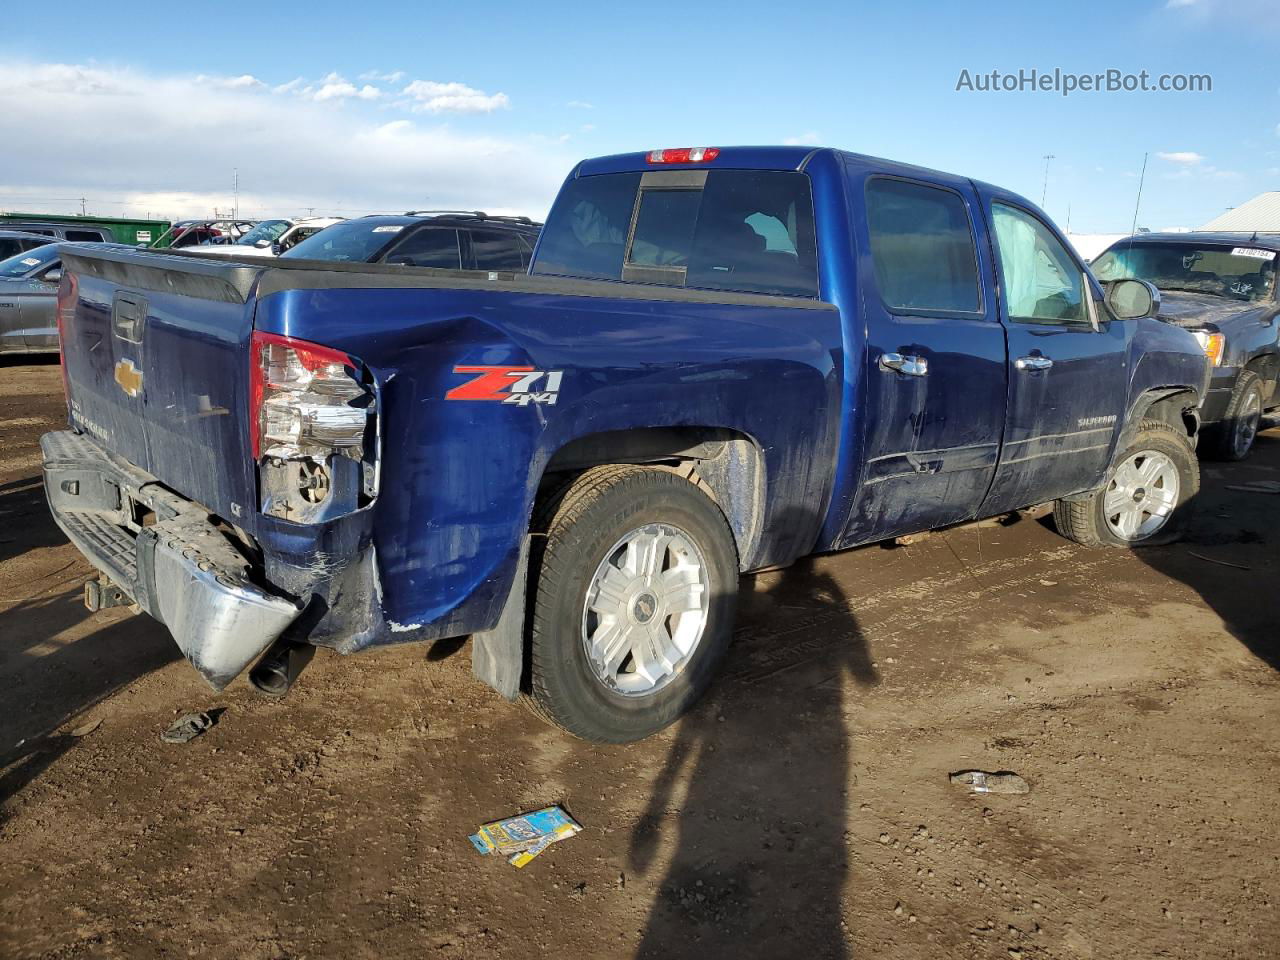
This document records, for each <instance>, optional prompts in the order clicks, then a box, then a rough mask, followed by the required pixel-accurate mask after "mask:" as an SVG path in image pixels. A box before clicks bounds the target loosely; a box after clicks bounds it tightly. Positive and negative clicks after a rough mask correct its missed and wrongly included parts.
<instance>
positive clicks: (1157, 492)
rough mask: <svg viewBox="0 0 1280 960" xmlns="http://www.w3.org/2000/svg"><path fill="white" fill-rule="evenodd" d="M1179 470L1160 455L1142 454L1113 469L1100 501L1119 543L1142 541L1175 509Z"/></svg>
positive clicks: (1145, 452) (1142, 452) (1147, 451)
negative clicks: (1121, 541) (1123, 541)
mask: <svg viewBox="0 0 1280 960" xmlns="http://www.w3.org/2000/svg"><path fill="white" fill-rule="evenodd" d="M1179 490H1180V481H1179V478H1178V468H1177V466H1176V465H1175V464H1174V462H1173V461H1172V460H1171V459H1169V458H1168V457H1166V456H1165V455H1164V454H1163V453H1157V452H1156V451H1154V450H1141V451H1139V452H1138V453H1135V454H1133V456H1131V457H1129V458H1128V459H1126V460H1125V461H1124V462H1123V463H1121V464H1120V466H1119V467H1117V468H1116V472H1115V474H1114V475H1113V476H1112V477H1111V483H1110V484H1108V486H1107V490H1106V493H1104V494H1103V497H1102V513H1103V516H1104V517H1105V518H1106V521H1107V526H1108V527H1109V528H1110V529H1111V532H1112V533H1114V534H1115V535H1116V536H1117V537H1119V538H1120V539H1121V540H1128V541H1135V540H1145V539H1147V538H1148V537H1150V536H1151V535H1153V534H1154V533H1155V532H1156V531H1157V530H1159V529H1160V528H1161V527H1163V526H1164V525H1165V522H1166V521H1167V520H1168V519H1169V515H1170V514H1172V513H1173V509H1174V507H1176V506H1177V505H1178V492H1179Z"/></svg>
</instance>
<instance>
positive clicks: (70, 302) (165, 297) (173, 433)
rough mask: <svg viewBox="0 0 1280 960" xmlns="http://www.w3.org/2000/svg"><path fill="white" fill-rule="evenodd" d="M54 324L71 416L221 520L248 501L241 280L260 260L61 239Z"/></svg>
mask: <svg viewBox="0 0 1280 960" xmlns="http://www.w3.org/2000/svg"><path fill="white" fill-rule="evenodd" d="M63 261H64V269H65V272H66V273H67V276H68V278H67V279H66V280H65V281H64V287H63V290H62V293H61V295H60V304H59V318H58V319H59V326H60V329H61V336H62V345H63V357H64V363H65V370H66V377H67V392H68V401H69V404H70V409H71V421H72V424H73V425H74V426H76V427H79V428H80V429H82V430H83V431H85V432H86V433H88V434H90V435H91V436H93V437H94V438H95V439H96V440H97V442H98V443H99V444H100V445H102V446H103V447H105V448H106V449H107V450H108V451H110V452H112V453H114V454H116V455H117V456H119V457H122V458H124V459H125V460H127V461H129V462H130V463H132V464H134V465H136V466H138V467H141V468H142V469H143V470H145V471H147V472H148V473H150V474H152V475H153V476H155V477H157V478H159V479H160V481H161V482H162V483H164V484H165V485H167V486H169V487H171V488H172V489H173V490H175V491H177V492H178V493H180V494H182V495H183V496H186V497H189V498H191V499H193V500H196V501H199V502H200V503H203V504H204V505H205V506H207V507H208V508H209V509H211V510H212V511H214V512H215V513H217V514H219V515H221V516H224V517H226V518H228V519H235V518H238V517H240V516H242V515H245V514H251V513H252V510H253V504H254V502H255V481H254V475H253V463H252V458H251V456H250V453H249V427H248V412H247V411H248V403H249V387H248V376H249V374H248V363H249V338H250V336H251V332H252V326H253V306H254V301H253V297H252V291H253V287H254V284H255V282H256V279H257V276H258V274H259V273H260V272H261V271H260V268H255V267H250V266H244V265H241V264H234V263H218V262H211V261H208V260H203V259H198V258H194V257H178V256H165V255H159V254H153V253H142V252H134V251H128V250H119V251H117V250H109V251H108V250H101V251H94V252H92V253H90V252H89V251H87V250H81V251H72V250H69V251H68V252H67V253H66V254H64V256H63Z"/></svg>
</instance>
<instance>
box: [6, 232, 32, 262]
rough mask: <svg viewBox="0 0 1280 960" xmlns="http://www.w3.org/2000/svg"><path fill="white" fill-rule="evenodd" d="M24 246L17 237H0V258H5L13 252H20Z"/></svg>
mask: <svg viewBox="0 0 1280 960" xmlns="http://www.w3.org/2000/svg"><path fill="white" fill-rule="evenodd" d="M25 249H26V247H24V246H23V245H22V241H21V240H19V239H18V238H17V237H0V260H7V259H9V257H12V256H13V255H14V254H15V253H21V252H22V251H23V250H25Z"/></svg>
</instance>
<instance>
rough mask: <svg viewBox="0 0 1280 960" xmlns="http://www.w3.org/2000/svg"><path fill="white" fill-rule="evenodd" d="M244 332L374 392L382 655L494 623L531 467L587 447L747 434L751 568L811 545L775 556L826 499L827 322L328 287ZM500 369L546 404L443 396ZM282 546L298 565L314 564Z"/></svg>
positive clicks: (743, 309)
mask: <svg viewBox="0 0 1280 960" xmlns="http://www.w3.org/2000/svg"><path fill="white" fill-rule="evenodd" d="M354 317H359V320H358V321H353V318H354ZM256 323H257V327H258V329H261V330H265V331H268V332H273V333H281V334H286V335H289V336H294V337H300V338H302V339H307V340H312V341H315V342H318V343H324V344H327V345H329V346H333V347H336V348H338V349H341V350H346V351H348V352H350V353H352V354H353V355H356V356H358V357H359V358H360V360H361V361H363V362H364V364H365V365H366V366H367V367H368V368H369V369H370V370H371V371H372V372H373V374H374V377H375V379H376V381H377V383H378V387H379V391H380V394H381V402H382V408H383V410H384V411H385V413H384V422H383V424H382V438H383V439H382V444H383V447H382V474H383V477H384V482H383V489H382V493H381V495H380V496H379V498H378V500H377V501H376V503H375V505H374V507H373V508H372V510H371V511H369V514H370V515H369V517H368V518H367V522H368V523H369V524H370V526H369V534H370V538H371V541H372V544H373V546H374V547H375V549H376V555H377V558H378V564H377V574H378V578H379V581H380V585H381V590H382V613H383V615H384V617H385V620H386V621H387V622H388V623H389V624H390V623H393V624H395V625H396V628H395V629H394V630H390V631H388V633H393V634H394V636H384V637H381V638H380V639H382V640H390V639H395V640H411V639H417V638H420V637H422V636H433V635H443V634H445V633H467V632H472V631H474V630H479V629H485V628H488V627H490V626H492V625H493V623H494V622H495V621H496V619H497V616H498V614H499V611H500V608H501V605H502V602H503V601H504V600H505V598H506V595H507V592H508V590H509V588H510V583H511V575H512V571H513V569H514V564H515V560H516V558H517V556H518V552H519V547H520V541H521V537H522V535H523V532H524V530H525V529H526V528H527V526H528V520H529V516H530V514H531V511H532V506H533V499H534V495H535V493H536V490H537V485H538V482H539V480H540V479H541V476H542V472H543V469H544V468H545V466H546V464H547V462H548V461H549V460H550V459H551V457H552V456H553V455H554V454H555V452H556V451H557V450H559V449H560V448H561V447H563V446H564V445H565V444H568V443H569V442H571V441H574V440H577V439H579V438H581V437H586V436H589V435H591V434H595V433H601V432H606V431H616V430H625V429H628V428H633V427H648V426H653V425H671V426H679V425H682V424H688V425H699V426H715V427H721V428H725V429H729V430H735V431H739V432H741V433H744V434H746V435H747V436H748V437H749V438H751V439H752V440H753V441H754V442H755V443H756V445H757V447H758V448H759V450H760V451H761V453H762V455H763V460H764V473H765V482H766V485H767V492H766V496H765V498H764V502H765V504H766V516H765V519H764V523H763V527H764V529H765V531H766V534H765V536H764V537H763V538H762V540H763V542H762V544H761V547H760V551H759V555H758V557H757V558H756V561H755V562H756V565H764V564H767V563H771V562H775V557H777V558H778V559H783V560H790V559H793V556H794V552H795V551H799V552H805V551H807V549H808V548H809V547H810V546H812V540H811V539H810V541H809V542H808V543H807V544H805V545H803V546H798V545H795V544H792V543H791V540H790V538H788V537H784V538H783V540H784V542H785V545H784V546H783V548H782V549H783V550H784V552H785V551H788V550H789V551H792V555H788V556H785V557H779V556H778V555H777V553H776V551H775V550H774V547H773V542H774V535H775V533H776V531H772V530H771V523H772V522H773V521H775V520H776V519H777V518H778V517H780V516H782V515H783V514H785V513H787V507H788V506H794V505H797V504H812V503H822V502H823V501H824V499H825V497H826V496H827V494H828V488H829V482H830V475H829V471H828V469H826V468H825V465H827V464H829V463H830V462H831V459H832V457H833V455H834V444H835V441H836V436H837V429H836V420H837V416H838V411H839V391H840V385H841V381H840V376H839V369H838V367H837V365H836V361H835V359H834V357H835V355H836V354H837V352H838V350H839V348H840V343H841V326H840V321H839V315H838V314H837V313H836V311H835V310H833V309H818V310H814V309H805V308H801V309H789V308H786V307H771V306H746V305H739V304H734V305H725V304H690V303H678V304H677V303H671V302H660V301H645V300H601V299H599V298H590V297H572V296H546V295H536V294H522V293H510V292H499V291H492V292H490V291H474V290H465V291H445V290H436V291H432V292H431V293H430V295H429V296H424V291H422V290H415V289H394V288H392V289H368V288H363V289H341V288H337V289H324V290H287V291H282V292H279V293H274V294H271V295H270V296H268V297H266V298H264V299H263V300H262V301H260V303H259V304H258V311H257V321H256ZM495 365H510V366H528V367H532V368H534V369H536V370H547V371H561V372H562V374H563V376H562V380H561V386H560V390H559V395H558V397H557V399H556V401H555V403H554V404H529V405H527V406H515V405H512V404H504V403H495V402H485V401H468V400H447V399H445V395H446V394H447V393H448V392H449V391H450V390H452V389H454V388H456V387H458V386H459V385H461V384H463V383H465V382H467V381H468V380H470V379H472V378H473V377H474V374H465V373H464V374H459V373H455V372H454V367H455V366H464V367H468V366H495ZM364 519H365V518H361V517H356V518H352V519H351V522H354V523H360V522H362V521H363V520H364ZM351 522H347V521H339V522H338V524H337V525H339V526H341V525H347V526H350V525H351ZM295 526H296V525H293V524H285V523H283V522H281V523H279V525H278V526H277V528H276V530H275V532H278V533H284V532H286V530H287V529H288V528H291V527H295ZM259 529H260V530H261V531H262V534H263V535H264V536H265V539H264V542H269V543H273V542H274V534H268V533H267V532H266V531H265V529H263V528H261V527H260V528H259ZM287 542H288V547H287V552H288V553H289V554H290V555H291V556H292V558H293V562H299V561H301V560H303V559H304V557H306V556H307V555H308V554H309V553H310V552H311V551H313V550H314V549H315V547H314V545H312V544H311V543H309V542H307V541H306V540H305V539H303V540H301V541H297V540H294V539H293V538H288V539H287ZM370 639H371V640H372V639H373V638H370Z"/></svg>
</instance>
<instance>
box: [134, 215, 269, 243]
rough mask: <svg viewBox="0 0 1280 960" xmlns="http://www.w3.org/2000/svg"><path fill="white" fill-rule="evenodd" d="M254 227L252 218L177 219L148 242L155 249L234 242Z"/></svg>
mask: <svg viewBox="0 0 1280 960" xmlns="http://www.w3.org/2000/svg"><path fill="white" fill-rule="evenodd" d="M253 227H254V221H252V220H178V221H175V222H174V224H173V226H171V227H170V228H169V229H168V230H166V231H165V232H164V233H162V234H161V235H160V236H158V237H156V239H155V240H153V241H152V242H151V244H150V247H151V248H152V249H155V250H166V249H169V248H171V247H179V248H180V247H197V246H202V245H207V244H224V243H236V242H237V241H238V240H239V239H240V237H241V236H243V235H244V234H246V233H248V232H249V231H250V230H252V229H253Z"/></svg>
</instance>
